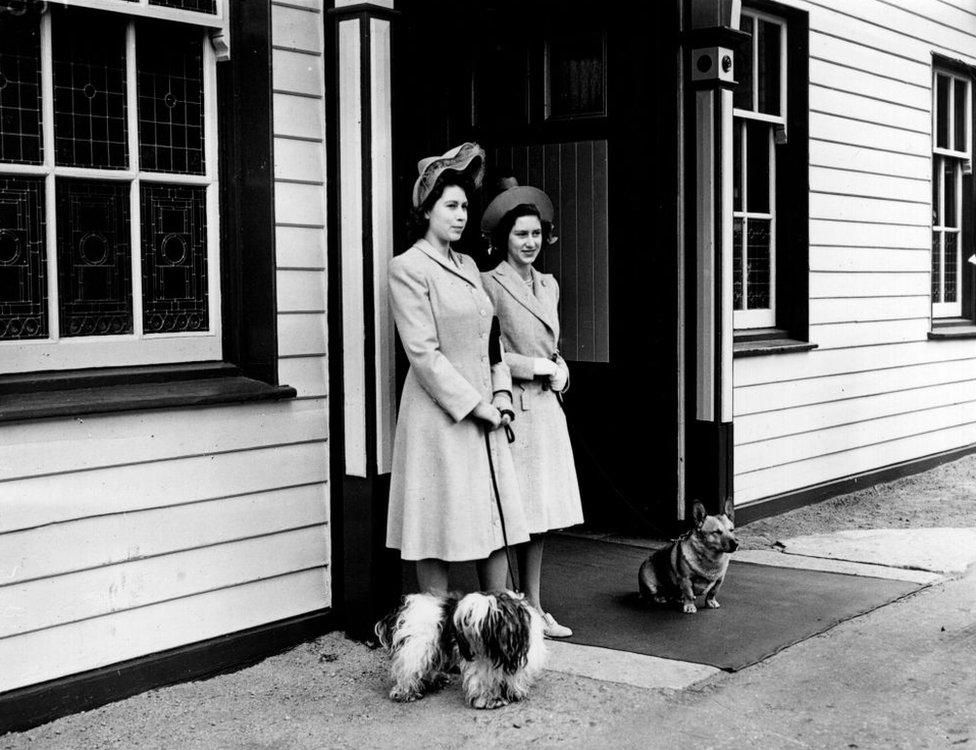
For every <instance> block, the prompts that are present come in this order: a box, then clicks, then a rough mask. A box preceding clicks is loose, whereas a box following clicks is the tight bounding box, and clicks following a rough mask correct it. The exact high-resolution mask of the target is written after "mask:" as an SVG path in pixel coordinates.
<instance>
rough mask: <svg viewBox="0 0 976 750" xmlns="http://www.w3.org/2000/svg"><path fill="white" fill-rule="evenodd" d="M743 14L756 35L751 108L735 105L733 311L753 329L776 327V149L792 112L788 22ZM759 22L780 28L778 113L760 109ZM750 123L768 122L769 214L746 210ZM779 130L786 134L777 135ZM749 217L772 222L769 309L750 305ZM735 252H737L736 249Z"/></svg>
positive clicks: (741, 324)
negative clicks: (737, 272)
mask: <svg viewBox="0 0 976 750" xmlns="http://www.w3.org/2000/svg"><path fill="white" fill-rule="evenodd" d="M741 16H742V17H743V18H745V17H749V18H752V19H753V32H754V33H753V35H752V36H751V37H750V40H749V51H750V56H751V59H752V69H751V73H752V81H751V87H752V88H751V90H752V108H751V109H742V108H740V107H733V109H732V131H733V135H732V137H733V138H736V137H738V136H739V132H738V131H739V130H740V128H739V123H740V122H741V123H744V126H743V127H742V128H741V140H740V143H739V147H740V149H741V151H740V153H741V154H742V160H741V165H742V166H741V169H740V174H739V177H740V179H741V185H739V186H738V187H739V189H740V190H741V196H742V200H741V210H739V211H736V210H734V209H733V211H732V218H733V220H735V219H741V220H742V222H743V224H742V226H743V229H742V247H741V252H742V269H741V274H742V299H743V307H742V309H734V310H733V311H732V317H733V328H734V329H735V330H743V331H744V330H750V329H757V328H774V327H775V326H776V302H777V293H776V286H777V284H776V256H777V254H778V245H777V242H776V224H777V220H776V219H777V213H778V212H777V210H776V208H777V206H776V182H777V174H776V148H777V144H778V143H779V142H781V141H782V142H785V137H784V136H785V133H786V123H787V118H788V112H789V98H788V97H789V74H788V73H789V69H788V67H787V62H788V54H787V43H788V39H789V37H788V33H789V30H788V27H789V24H788V21H787V20H786V19H785V18H782V17H780V16H776V15H772V14H770V13H766V12H763V11H760V10H754V9H753V8H743V9H742V13H741ZM759 21H765V22H767V23H772V24H775V25H776V26H778V27H779V69H780V75H779V114H778V115H773V114H769V113H766V112H760V111H759V101H758V99H759V96H758V93H759V44H758V43H757V41H756V39H757V37H756V34H755V31H756V30H757V29H758V24H759ZM739 25H740V27H741V25H742V23H741V20H740V23H739ZM749 122H762V123H768V124H769V166H768V171H767V175H768V177H769V192H768V195H769V211H768V212H767V213H762V212H755V211H748V210H747V206H748V203H747V198H748V182H749V180H748V173H749V170H748V148H747V143H748V140H749V139H748V128H749V125H748V123H749ZM777 131H778V133H780V134H783V135H778V134H777ZM749 219H759V220H763V221H769V307H768V308H752V309H750V308H749V307H748V304H749V302H748V300H749V290H748V279H749V255H748V247H749V232H748V224H749ZM733 252H734V251H733Z"/></svg>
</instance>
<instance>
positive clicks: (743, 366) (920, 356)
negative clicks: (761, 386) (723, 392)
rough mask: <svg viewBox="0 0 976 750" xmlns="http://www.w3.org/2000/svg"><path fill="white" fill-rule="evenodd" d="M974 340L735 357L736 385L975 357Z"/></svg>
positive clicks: (921, 342) (801, 378) (920, 342)
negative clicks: (743, 357)
mask: <svg viewBox="0 0 976 750" xmlns="http://www.w3.org/2000/svg"><path fill="white" fill-rule="evenodd" d="M974 357H976V347H974V346H973V342H972V341H966V340H957V341H951V340H950V341H913V342H909V343H907V344H881V345H879V346H871V347H852V348H850V349H828V350H827V351H817V350H814V351H813V352H805V353H801V354H783V355H776V356H774V357H746V358H745V359H737V360H736V361H735V379H736V381H735V382H736V386H737V387H740V386H751V385H756V384H758V383H776V382H785V381H792V380H806V379H816V378H822V377H825V376H829V375H841V374H845V373H846V374H849V373H861V372H872V371H875V370H884V369H887V368H891V367H906V366H909V365H919V364H926V363H939V362H946V361H951V360H963V359H966V360H973V358H974Z"/></svg>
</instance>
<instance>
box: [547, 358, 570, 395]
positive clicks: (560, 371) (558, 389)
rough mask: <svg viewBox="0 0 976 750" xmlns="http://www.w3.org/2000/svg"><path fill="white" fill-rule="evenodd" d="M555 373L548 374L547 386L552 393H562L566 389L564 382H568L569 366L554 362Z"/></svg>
mask: <svg viewBox="0 0 976 750" xmlns="http://www.w3.org/2000/svg"><path fill="white" fill-rule="evenodd" d="M553 364H555V365H556V373H555V374H554V375H550V376H549V387H550V388H551V389H552V390H553V392H554V393H562V392H563V391H564V390H565V389H566V383H568V382H569V368H568V367H566V365H565V364H563V363H561V362H560V363H559V364H556V363H555V362H554V363H553Z"/></svg>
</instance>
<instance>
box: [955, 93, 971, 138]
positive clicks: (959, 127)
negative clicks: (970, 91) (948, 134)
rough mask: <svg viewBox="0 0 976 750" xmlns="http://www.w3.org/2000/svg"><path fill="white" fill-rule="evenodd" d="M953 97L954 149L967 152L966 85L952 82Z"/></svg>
mask: <svg viewBox="0 0 976 750" xmlns="http://www.w3.org/2000/svg"><path fill="white" fill-rule="evenodd" d="M953 96H955V109H954V110H953V117H954V119H955V130H954V132H953V140H954V141H955V144H954V146H953V147H954V148H955V149H956V151H968V150H969V146H968V139H967V137H966V136H967V133H966V83H965V82H964V81H959V80H956V81H953Z"/></svg>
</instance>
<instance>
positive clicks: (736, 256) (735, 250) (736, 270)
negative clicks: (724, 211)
mask: <svg viewBox="0 0 976 750" xmlns="http://www.w3.org/2000/svg"><path fill="white" fill-rule="evenodd" d="M742 300H743V294H742V219H733V220H732V307H733V309H735V310H741V309H742Z"/></svg>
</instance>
